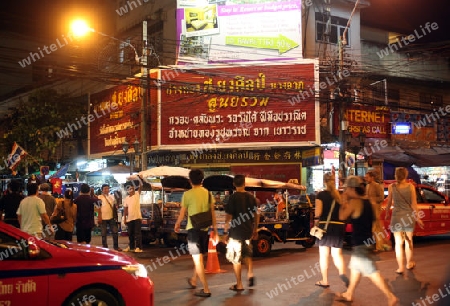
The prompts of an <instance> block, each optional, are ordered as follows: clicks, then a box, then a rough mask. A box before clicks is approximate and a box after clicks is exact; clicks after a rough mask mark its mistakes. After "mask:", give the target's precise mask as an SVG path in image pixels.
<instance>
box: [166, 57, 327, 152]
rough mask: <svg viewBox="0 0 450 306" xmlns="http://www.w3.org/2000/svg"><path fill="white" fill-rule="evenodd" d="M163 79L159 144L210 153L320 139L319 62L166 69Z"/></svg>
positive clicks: (296, 144) (314, 141) (294, 145)
mask: <svg viewBox="0 0 450 306" xmlns="http://www.w3.org/2000/svg"><path fill="white" fill-rule="evenodd" d="M161 80H164V84H162V86H161V104H160V110H161V112H160V114H161V115H160V117H159V118H160V128H159V131H160V136H159V146H160V148H169V149H187V148H189V149H195V150H197V151H208V150H214V149H215V148H236V147H238V148H249V147H253V148H254V147H275V146H283V147H286V146H290V147H296V146H311V145H312V143H319V139H320V135H319V133H320V132H319V128H318V126H319V112H318V107H317V105H316V99H315V95H316V93H317V92H318V90H317V88H318V69H317V62H316V61H313V60H311V61H307V62H305V63H302V64H298V63H297V64H292V65H265V66H247V67H242V66H240V67H226V68H213V69H195V70H188V71H185V70H183V71H182V72H180V71H178V70H175V71H174V70H162V71H161ZM315 80H317V81H315ZM314 88H316V90H314Z"/></svg>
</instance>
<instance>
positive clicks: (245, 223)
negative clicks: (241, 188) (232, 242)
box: [225, 192, 258, 240]
mask: <svg viewBox="0 0 450 306" xmlns="http://www.w3.org/2000/svg"><path fill="white" fill-rule="evenodd" d="M225 212H226V213H227V214H230V215H231V216H232V218H231V222H230V230H229V237H230V238H233V239H236V240H247V239H250V238H251V237H252V234H253V222H254V220H255V217H256V214H257V212H258V206H257V204H256V199H255V197H254V196H252V195H251V194H249V193H247V192H235V193H233V194H232V195H230V199H229V200H228V204H227V205H226V206H225Z"/></svg>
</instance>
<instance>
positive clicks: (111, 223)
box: [102, 219, 119, 250]
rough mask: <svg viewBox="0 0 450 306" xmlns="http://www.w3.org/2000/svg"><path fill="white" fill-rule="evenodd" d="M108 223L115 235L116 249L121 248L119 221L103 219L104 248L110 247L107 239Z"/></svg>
mask: <svg viewBox="0 0 450 306" xmlns="http://www.w3.org/2000/svg"><path fill="white" fill-rule="evenodd" d="M108 225H109V229H110V230H111V233H112V236H113V244H114V250H117V249H118V248H119V228H118V227H117V222H116V220H114V219H109V220H102V245H103V247H104V248H107V247H108V241H107V234H108V229H107V226H108Z"/></svg>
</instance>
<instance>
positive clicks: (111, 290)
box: [0, 222, 154, 306]
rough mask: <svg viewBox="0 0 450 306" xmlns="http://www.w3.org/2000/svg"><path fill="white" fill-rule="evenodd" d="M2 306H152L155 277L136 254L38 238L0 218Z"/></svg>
mask: <svg viewBox="0 0 450 306" xmlns="http://www.w3.org/2000/svg"><path fill="white" fill-rule="evenodd" d="M0 271H1V272H0V284H1V287H0V288H1V295H0V305H6V306H11V305H30V304H31V303H32V304H33V305H50V306H53V305H55V306H56V305H58V306H59V305H63V306H72V305H93V304H94V305H109V306H110V305H114V306H119V305H120V306H124V305H153V290H154V288H153V282H152V281H151V280H150V279H149V278H148V276H147V270H146V269H145V267H144V266H143V265H141V264H139V263H138V262H137V261H136V260H134V259H133V258H131V257H129V256H127V255H124V254H121V253H118V252H115V251H110V250H108V249H104V248H100V247H94V246H90V245H83V244H77V243H72V242H67V241H54V240H39V239H37V238H35V237H33V236H30V235H28V234H26V233H24V232H22V231H21V230H19V229H17V228H15V227H12V226H10V225H8V224H5V223H3V222H0Z"/></svg>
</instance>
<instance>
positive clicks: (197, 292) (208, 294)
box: [194, 289, 211, 297]
mask: <svg viewBox="0 0 450 306" xmlns="http://www.w3.org/2000/svg"><path fill="white" fill-rule="evenodd" d="M194 295H195V296H199V297H210V296H211V292H205V291H204V290H203V289H202V290H199V291H196V292H195V293H194Z"/></svg>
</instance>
